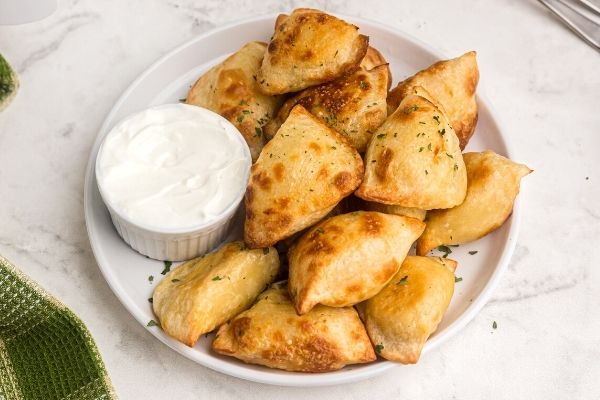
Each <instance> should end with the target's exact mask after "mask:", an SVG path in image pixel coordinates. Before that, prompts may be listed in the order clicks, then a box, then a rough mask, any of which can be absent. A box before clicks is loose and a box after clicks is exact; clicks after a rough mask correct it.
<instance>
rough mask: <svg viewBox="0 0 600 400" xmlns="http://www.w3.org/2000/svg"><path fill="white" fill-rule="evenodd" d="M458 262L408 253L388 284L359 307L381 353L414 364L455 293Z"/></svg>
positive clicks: (374, 343)
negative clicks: (409, 254)
mask: <svg viewBox="0 0 600 400" xmlns="http://www.w3.org/2000/svg"><path fill="white" fill-rule="evenodd" d="M455 269H456V261H453V260H450V259H447V258H441V257H416V256H408V257H406V259H405V260H404V263H403V264H402V267H401V268H400V270H399V271H398V273H397V274H396V275H395V276H394V278H393V279H392V280H391V281H390V283H388V285H387V286H386V287H385V288H383V290H381V292H379V293H378V294H377V295H375V296H374V297H372V298H370V299H369V300H367V301H365V302H363V303H361V304H359V306H358V307H357V308H358V310H359V312H360V315H361V317H362V319H363V322H364V323H365V327H366V328H367V332H368V334H369V337H370V338H371V342H372V343H373V345H375V349H376V350H377V353H378V354H379V355H380V356H382V357H383V358H386V359H388V360H391V361H397V362H400V363H402V364H414V363H416V362H417V361H418V360H419V356H420V355H421V350H422V349H423V346H424V345H425V342H426V341H427V338H429V336H430V335H431V334H432V333H433V332H435V330H436V329H437V326H438V324H439V323H440V321H441V320H442V318H443V316H444V314H445V312H446V309H447V308H448V305H449V304H450V300H451V299H452V294H453V293H454V270H455Z"/></svg>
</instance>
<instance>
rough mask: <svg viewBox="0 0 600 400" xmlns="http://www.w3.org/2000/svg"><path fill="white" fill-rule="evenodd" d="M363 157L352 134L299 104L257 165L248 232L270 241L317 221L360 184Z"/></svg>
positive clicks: (253, 242)
mask: <svg viewBox="0 0 600 400" xmlns="http://www.w3.org/2000/svg"><path fill="white" fill-rule="evenodd" d="M363 171H364V169H363V163H362V159H361V158H360V155H359V154H358V152H357V151H356V150H355V149H354V148H353V147H352V145H350V144H349V143H348V141H347V139H346V138H344V137H343V136H342V135H340V134H339V133H337V132H336V131H335V130H333V129H331V128H329V127H328V126H327V125H325V124H324V123H323V122H322V121H321V120H319V119H318V118H316V117H315V116H313V115H312V114H310V113H309V112H308V111H306V110H305V109H304V108H303V107H302V106H296V107H294V109H293V110H292V112H291V113H290V116H289V117H288V118H287V120H286V121H285V122H284V124H283V125H282V126H281V128H280V129H279V131H278V132H277V134H276V135H275V137H274V138H273V139H272V140H271V141H269V142H268V143H267V144H266V145H265V147H264V148H263V151H262V153H261V154H260V157H259V158H258V160H257V161H256V163H255V164H254V165H253V166H252V170H251V176H250V182H249V184H248V188H247V190H246V198H245V203H246V220H245V225H244V238H245V241H246V243H247V244H248V245H249V246H250V247H252V248H256V247H266V246H271V245H273V244H275V243H276V242H278V241H280V240H282V239H285V238H287V237H289V236H291V235H292V234H294V233H296V232H299V231H301V230H302V229H304V228H306V227H309V226H311V225H312V224H314V223H315V222H317V221H319V220H320V219H321V218H323V217H324V216H325V215H327V213H329V212H330V211H331V210H332V209H333V208H334V207H335V205H336V204H337V203H338V202H339V201H340V200H341V199H343V198H344V197H346V196H347V195H349V194H350V193H352V192H353V191H354V190H355V189H356V187H358V185H359V184H360V181H361V179H362V175H363Z"/></svg>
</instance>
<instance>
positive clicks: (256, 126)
mask: <svg viewBox="0 0 600 400" xmlns="http://www.w3.org/2000/svg"><path fill="white" fill-rule="evenodd" d="M266 49H267V45H266V44H265V43H262V42H250V43H248V44H246V45H245V46H244V47H242V48H241V49H240V50H238V51H237V52H235V53H233V54H232V55H231V56H229V57H228V58H227V59H226V60H225V61H223V62H222V63H221V64H218V65H216V66H214V67H213V68H211V69H210V70H209V71H208V72H206V73H205V74H204V75H202V76H201V77H200V78H199V79H198V80H197V81H196V83H195V84H194V86H192V88H191V89H190V91H189V93H188V95H187V99H186V103H188V104H193V105H196V106H200V107H204V108H208V109H209V110H211V111H214V112H216V113H217V114H220V115H222V116H223V117H224V118H226V119H227V120H229V122H231V123H232V124H234V125H235V126H236V128H238V129H239V130H240V132H241V133H242V136H244V139H246V143H248V147H249V148H250V154H251V155H252V160H253V161H256V159H257V158H258V155H259V154H260V151H261V150H262V148H263V145H264V142H265V139H264V136H263V133H262V128H263V126H264V125H265V124H266V123H267V121H269V119H270V118H272V117H273V116H274V115H275V113H276V111H277V109H278V108H279V106H280V105H281V102H282V99H281V97H280V96H267V95H265V94H263V93H262V92H261V91H259V90H258V84H257V82H256V79H257V77H256V75H257V74H258V70H259V69H260V65H261V63H262V59H263V57H264V54H265V52H266Z"/></svg>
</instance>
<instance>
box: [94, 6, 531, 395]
mask: <svg viewBox="0 0 600 400" xmlns="http://www.w3.org/2000/svg"><path fill="white" fill-rule="evenodd" d="M275 17H276V16H275V15H270V16H265V17H260V18H256V19H252V20H247V21H244V22H238V23H235V24H231V25H228V26H224V27H222V28H219V29H216V30H213V31H211V32H208V33H206V34H204V35H202V36H199V37H197V38H196V39H193V40H192V41H190V42H188V43H186V44H184V45H182V46H180V47H178V48H177V49H175V50H173V51H172V52H171V53H169V54H167V55H166V56H165V57H163V58H162V59H160V60H159V61H158V62H156V63H155V64H154V65H152V66H151V67H150V68H149V69H148V70H146V71H145V72H144V73H143V74H142V75H141V76H140V77H139V78H138V79H136V80H135V82H133V83H132V84H131V86H130V87H129V88H128V89H127V90H126V91H125V93H123V95H122V96H121V98H120V99H119V100H118V101H117V103H116V104H115V106H114V107H113V109H112V110H111V112H110V113H109V115H108V116H107V117H106V120H105V121H104V124H103V125H102V128H101V129H100V132H98V137H97V138H96V142H95V144H94V147H93V148H92V152H91V154H90V159H89V164H88V166H87V171H86V180H85V200H84V201H85V219H86V223H87V230H88V234H89V237H90V242H91V245H92V249H93V251H94V255H95V257H96V260H97V262H98V265H99V266H100V269H101V270H102V273H103V274H104V277H105V278H106V280H107V282H108V284H109V285H110V287H111V288H112V290H113V291H114V293H115V294H116V296H117V297H118V298H119V300H121V302H122V303H123V305H124V306H125V308H127V310H129V312H130V313H131V314H132V315H133V316H134V317H135V319H137V320H138V322H139V323H140V324H142V325H143V326H146V325H147V324H148V322H149V321H150V320H152V319H156V317H155V316H154V314H153V312H152V307H151V304H150V303H149V302H148V298H149V297H151V296H152V291H153V289H154V287H155V286H156V285H157V284H158V282H159V281H160V280H161V279H162V278H163V277H164V275H161V271H163V267H164V265H163V263H162V262H159V261H154V260H151V259H148V258H146V257H144V256H142V255H140V254H138V253H136V252H135V251H134V250H132V249H131V248H130V247H129V246H127V244H125V242H123V240H121V238H120V237H119V235H118V234H117V232H116V230H115V229H114V228H113V225H112V223H111V220H110V217H109V214H108V211H107V210H106V207H105V206H104V204H103V203H102V199H101V198H100V194H99V193H98V188H97V185H96V178H95V176H94V161H95V159H96V154H97V152H98V148H99V147H100V142H101V141H102V139H103V137H104V136H105V135H106V134H107V133H108V131H109V130H110V129H111V128H112V126H114V125H115V124H116V123H117V122H118V121H119V120H121V119H122V118H124V117H126V116H128V115H130V114H132V113H134V112H137V111H139V110H142V109H144V108H147V107H150V106H154V105H158V104H163V103H174V102H177V101H178V100H179V99H181V98H184V97H185V96H186V93H187V91H188V89H189V88H190V85H191V84H192V83H193V82H194V81H195V80H196V78H198V77H199V76H200V75H201V74H202V73H204V72H205V71H207V70H208V69H209V68H210V67H212V66H213V65H215V64H217V63H219V62H220V61H222V60H223V59H224V58H225V57H226V56H227V55H228V54H230V53H232V52H234V51H236V50H238V49H239V48H241V47H242V46H243V45H244V44H245V43H246V42H248V41H250V40H262V41H268V40H269V38H270V36H271V34H272V31H273V24H274V21H275ZM343 18H344V19H346V20H347V21H349V22H352V23H354V24H355V25H357V26H359V27H360V29H361V33H363V34H366V35H368V36H369V37H370V44H371V45H372V46H374V47H375V48H377V49H379V50H380V51H381V52H382V53H383V55H384V56H385V58H386V59H387V60H388V62H389V63H390V66H391V69H392V75H393V78H394V82H393V85H395V84H396V83H397V82H398V81H399V80H402V79H404V78H406V77H407V76H410V75H412V74H414V73H415V72H417V71H418V70H420V69H422V68H425V67H427V66H429V65H430V64H432V63H433V62H435V61H437V60H439V59H443V58H446V57H444V55H442V54H439V53H438V52H436V51H435V50H433V49H432V48H430V47H429V46H427V45H425V44H423V43H422V42H420V41H419V40H416V39H415V38H412V37H410V36H409V35H406V34H404V33H402V32H400V31H397V30H395V29H393V28H389V27H385V26H383V25H382V24H381V23H379V22H377V23H376V22H372V21H367V20H363V19H360V18H354V17H343ZM478 105H479V122H478V124H477V130H476V132H475V135H474V137H473V138H472V139H471V142H470V143H469V146H468V150H484V149H492V150H494V151H496V152H497V153H500V154H503V155H505V156H510V152H509V149H508V146H507V143H506V140H505V139H506V138H505V136H504V135H503V132H502V130H501V127H500V125H499V122H498V120H497V118H496V117H495V116H494V113H493V112H492V110H491V109H490V106H489V104H488V102H487V101H486V100H485V99H484V98H483V96H481V94H479V95H478ZM518 209H519V207H518V204H516V205H515V209H514V212H513V214H512V217H511V218H509V220H508V221H507V222H506V223H505V224H504V225H503V226H502V228H500V229H498V230H497V231H495V232H494V233H492V234H490V235H488V236H486V237H485V238H483V239H481V240H478V241H476V242H473V243H469V244H466V245H462V246H460V247H452V248H451V249H452V254H451V256H450V257H451V258H452V259H455V260H457V261H458V263H459V266H458V269H457V272H456V275H457V276H458V277H462V281H460V282H458V283H457V284H456V289H455V292H454V297H453V298H452V302H451V304H450V307H449V308H448V311H447V313H446V315H445V317H444V319H443V320H442V322H441V323H440V325H439V327H438V330H437V332H436V333H435V334H433V335H432V336H431V337H430V338H429V340H428V342H427V343H426V345H425V348H424V351H423V355H422V357H427V353H428V352H430V351H432V350H433V349H435V348H436V347H438V346H439V345H441V344H442V343H443V342H445V341H446V340H448V338H450V337H451V336H453V335H455V334H457V333H458V332H459V331H460V330H461V329H462V328H463V327H464V326H465V325H466V324H467V323H468V322H469V321H470V320H471V319H473V317H474V316H475V315H476V314H477V312H478V311H479V310H480V309H481V308H482V307H483V305H484V304H485V302H486V300H487V299H488V298H489V297H490V295H491V293H492V291H493V289H494V287H495V286H496V283H497V282H498V280H499V278H500V276H501V274H502V272H503V270H504V269H505V268H506V266H507V264H508V261H509V259H510V256H511V254H512V252H513V249H514V246H515V241H516V236H517V225H518V223H517V222H518ZM238 221H239V223H238V224H237V226H236V228H235V229H234V232H231V235H230V238H233V237H235V236H236V235H239V232H240V228H241V225H242V221H240V220H238ZM469 251H477V253H476V254H474V255H471V254H469ZM150 276H153V277H154V278H153V281H152V282H150V280H149V277H150ZM148 330H149V331H150V333H152V334H153V335H154V336H156V337H157V338H158V339H159V340H161V341H162V342H163V343H165V344H166V345H167V346H169V347H171V348H172V349H173V350H175V351H177V352H179V353H181V354H182V355H184V356H185V357H188V358H190V359H192V360H194V361H196V362H197V363H198V364H201V365H204V366H206V367H209V368H212V369H214V370H216V371H220V372H222V373H225V374H228V375H232V376H236V377H239V378H243V379H248V380H251V381H256V382H262V383H270V384H275V385H290V386H321V385H332V384H339V383H345V382H352V381H357V380H360V379H365V378H368V377H372V376H374V375H377V374H381V373H382V372H384V371H386V370H389V369H392V368H394V371H393V373H395V374H398V375H402V372H403V371H402V370H403V367H402V366H401V365H398V364H394V363H391V362H388V361H384V360H379V361H376V362H373V363H370V364H362V365H351V366H348V367H346V368H344V369H342V370H339V371H335V372H329V373H318V374H309V373H293V372H285V371H279V370H275V369H269V368H265V367H261V366H255V365H249V364H245V363H243V362H241V361H238V360H237V359H235V358H232V357H224V356H220V355H217V354H215V353H214V352H212V351H211V350H210V343H211V341H212V339H213V335H212V334H211V335H208V336H207V337H204V336H203V337H201V339H200V340H199V341H198V343H197V344H196V346H194V347H193V348H190V347H187V346H185V345H184V344H182V343H179V342H178V341H176V340H174V339H172V338H170V337H169V336H167V335H166V334H165V333H164V332H163V331H162V330H161V329H160V328H159V327H149V328H148ZM470 350H472V349H470Z"/></svg>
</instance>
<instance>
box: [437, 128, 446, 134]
mask: <svg viewBox="0 0 600 400" xmlns="http://www.w3.org/2000/svg"><path fill="white" fill-rule="evenodd" d="M438 133H439V134H440V135H442V136H444V134H445V133H446V128H442V130H441V131H438Z"/></svg>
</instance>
